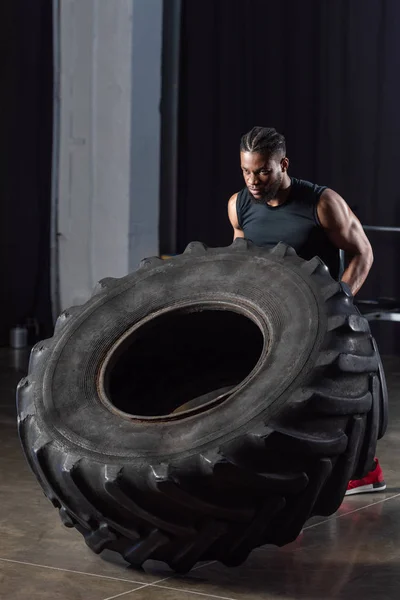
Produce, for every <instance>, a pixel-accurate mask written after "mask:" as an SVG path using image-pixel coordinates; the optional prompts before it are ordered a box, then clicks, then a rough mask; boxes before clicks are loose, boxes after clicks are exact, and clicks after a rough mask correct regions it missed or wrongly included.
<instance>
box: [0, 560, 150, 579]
mask: <svg viewBox="0 0 400 600" xmlns="http://www.w3.org/2000/svg"><path fill="white" fill-rule="evenodd" d="M0 561H3V562H9V563H16V564H17V565H27V566H29V567H40V568H41V569H53V571H65V572H67V573H75V574H76V575H88V576H89V577H100V578H102V579H111V580H114V581H124V582H126V583H137V584H138V585H143V581H135V580H134V579H122V578H121V577H112V576H111V575H99V574H97V573H85V572H84V571H74V570H73V569H64V568H62V567H51V566H50V565H39V564H37V563H31V562H25V561H23V560H13V559H11V558H1V557H0ZM145 585H148V584H147V583H146V584H145Z"/></svg>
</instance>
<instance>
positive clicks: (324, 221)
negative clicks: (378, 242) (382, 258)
mask: <svg viewBox="0 0 400 600" xmlns="http://www.w3.org/2000/svg"><path fill="white" fill-rule="evenodd" d="M317 212H318V218H319V220H320V223H321V225H322V227H323V229H324V230H325V232H326V234H327V235H328V237H329V239H330V240H331V242H332V243H333V244H334V245H335V246H336V247H337V248H339V249H340V250H344V251H345V252H347V253H348V254H350V256H351V257H352V258H351V261H350V264H349V266H348V267H347V269H346V271H345V272H344V274H343V277H342V281H344V282H345V283H347V284H348V285H349V287H350V289H351V292H352V294H353V295H355V294H356V293H357V292H358V290H359V289H360V288H361V286H362V285H363V283H364V281H365V280H366V278H367V275H368V273H369V271H370V269H371V266H372V263H373V260H374V257H373V253H372V248H371V244H370V243H369V240H368V238H367V236H366V235H365V232H364V229H363V228H362V225H361V223H360V221H359V220H358V219H357V217H356V216H355V214H354V213H353V212H352V210H351V209H350V207H349V206H348V204H347V203H346V202H345V201H344V200H343V198H342V197H341V196H339V194H337V193H336V192H334V191H333V190H330V189H326V190H325V191H324V192H323V193H322V195H321V198H320V201H319V203H318V209H317Z"/></svg>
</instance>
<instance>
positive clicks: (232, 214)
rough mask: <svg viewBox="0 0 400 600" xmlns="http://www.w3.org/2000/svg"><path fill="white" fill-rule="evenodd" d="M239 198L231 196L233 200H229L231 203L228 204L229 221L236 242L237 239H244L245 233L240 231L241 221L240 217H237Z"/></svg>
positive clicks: (234, 195)
mask: <svg viewBox="0 0 400 600" xmlns="http://www.w3.org/2000/svg"><path fill="white" fill-rule="evenodd" d="M237 197H238V195H237V194H233V196H231V198H229V202H228V217H229V220H230V222H231V225H232V227H233V239H234V240H236V238H244V231H243V229H240V225H239V221H238V217H237V210H236V200H237Z"/></svg>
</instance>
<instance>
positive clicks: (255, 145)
mask: <svg viewBox="0 0 400 600" xmlns="http://www.w3.org/2000/svg"><path fill="white" fill-rule="evenodd" d="M240 151H241V152H258V153H259V154H276V153H278V152H279V153H282V154H283V156H285V154H286V142H285V138H284V136H283V135H282V134H281V133H278V132H277V131H276V129H274V128H273V127H253V129H251V130H250V131H249V132H248V133H245V134H244V135H243V136H242V138H241V140H240Z"/></svg>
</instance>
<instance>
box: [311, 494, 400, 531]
mask: <svg viewBox="0 0 400 600" xmlns="http://www.w3.org/2000/svg"><path fill="white" fill-rule="evenodd" d="M399 496H400V493H399V494H395V495H394V496H390V497H389V498H382V500H378V501H377V502H371V504H366V505H365V506H360V507H359V508H355V509H354V510H350V511H349V512H346V513H343V514H342V515H332V517H330V518H329V519H325V521H320V522H319V523H313V524H312V525H306V527H303V531H304V530H306V529H312V528H313V527H317V526H318V525H324V524H325V523H329V521H334V520H335V519H343V517H347V516H348V515H352V514H354V513H356V512H360V511H361V510H364V509H366V508H370V507H371V506H376V505H377V504H382V502H388V501H389V500H393V498H398V497H399Z"/></svg>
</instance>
